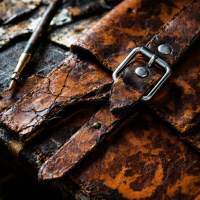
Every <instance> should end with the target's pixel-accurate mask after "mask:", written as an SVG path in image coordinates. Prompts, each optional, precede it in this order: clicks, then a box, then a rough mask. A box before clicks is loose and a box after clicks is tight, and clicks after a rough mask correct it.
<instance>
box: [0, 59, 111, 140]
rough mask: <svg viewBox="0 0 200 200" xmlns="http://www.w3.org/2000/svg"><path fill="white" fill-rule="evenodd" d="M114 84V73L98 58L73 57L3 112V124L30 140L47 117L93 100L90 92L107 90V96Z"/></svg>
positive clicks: (23, 138) (98, 92)
mask: <svg viewBox="0 0 200 200" xmlns="http://www.w3.org/2000/svg"><path fill="white" fill-rule="evenodd" d="M83 56H84V57H86V56H85V55H83ZM111 83H112V79H111V77H110V75H109V74H108V73H107V72H106V71H105V70H103V69H101V68H100V67H98V66H97V64H96V63H95V62H94V60H92V59H88V60H85V59H83V58H81V60H80V58H78V56H77V55H72V56H69V57H68V58H66V59H65V60H64V61H63V62H62V63H61V64H60V65H59V66H58V67H57V68H56V69H55V70H53V71H52V72H51V73H50V74H49V75H48V76H47V77H46V78H44V79H43V80H42V81H41V82H40V83H39V84H37V85H36V86H35V87H34V88H33V90H32V91H31V92H30V93H27V94H26V95H25V96H24V97H23V98H22V99H21V100H20V101H18V102H17V103H16V104H15V105H14V106H13V107H12V108H11V109H9V110H8V111H6V112H5V113H4V114H3V116H2V118H1V122H2V125H4V126H5V127H6V128H8V129H10V130H12V131H14V132H16V133H18V134H19V137H20V138H21V139H22V140H23V141H26V140H27V141H28V140H29V137H30V139H31V138H32V137H33V134H34V136H35V134H36V131H37V130H38V129H39V128H41V126H42V125H45V124H44V123H45V120H49V119H50V118H51V117H52V116H53V115H56V114H57V113H58V112H59V111H60V110H63V109H65V107H67V106H69V105H72V104H75V103H76V102H78V101H79V102H81V101H85V100H86V99H87V98H88V99H89V100H91V98H90V96H88V95H90V94H93V93H95V94H99V95H100V94H101V93H103V94H102V95H103V96H105V93H104V90H105V89H107V87H109V88H110V85H111ZM99 95H97V97H98V98H100V97H99ZM100 96H101V95H100ZM93 99H95V98H93ZM97 100H98V99H97ZM38 133H39V132H38ZM31 136H32V137H31Z"/></svg>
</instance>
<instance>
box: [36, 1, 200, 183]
mask: <svg viewBox="0 0 200 200" xmlns="http://www.w3.org/2000/svg"><path fill="white" fill-rule="evenodd" d="M199 6H200V4H199V3H198V1H197V2H196V1H193V2H192V3H190V4H189V5H188V6H187V7H185V8H184V9H183V10H181V12H179V13H178V14H177V15H176V16H175V17H173V18H172V20H170V21H169V22H168V23H167V24H166V25H165V26H164V27H163V28H162V29H161V31H160V32H159V33H158V34H157V35H156V36H155V37H153V39H152V40H151V41H150V42H149V43H148V44H147V47H148V48H149V49H151V50H152V51H154V52H157V47H158V45H159V44H163V43H166V42H165V41H167V42H169V43H168V44H170V45H171V47H172V48H173V51H172V53H171V54H170V55H168V56H166V57H165V56H162V55H160V56H161V57H162V58H165V60H167V61H168V63H170V64H171V65H172V66H174V64H175V63H176V62H177V61H178V59H180V57H181V56H182V55H183V53H184V52H185V51H186V50H187V49H188V46H189V45H188V44H191V43H192V42H194V40H195V39H196V38H197V36H198V35H199V27H198V25H199V23H198V22H200V12H199ZM190 12H192V16H193V17H189V13H190ZM195 12H196V13H195ZM188 18H189V19H188ZM196 18H197V19H196ZM181 19H182V20H181ZM183 19H184V20H183ZM195 19H196V21H195ZM185 20H186V21H187V20H189V25H188V26H187V25H186V24H187V23H186V24H185V23H184V22H185ZM194 21H195V22H194ZM180 23H181V24H182V26H180ZM190 23H193V24H195V26H194V27H193V26H191V25H190ZM177 24H179V25H177ZM183 30H184V31H185V33H184V34H183V38H182V37H181V33H182V31H183ZM179 36H180V37H179ZM138 64H140V65H139V66H146V62H145V60H144V59H143V58H142V59H141V60H139V59H138V58H137V62H136V63H135V62H134V64H133V65H132V66H131V67H130V68H127V69H126V70H125V72H124V73H123V74H122V75H121V76H120V78H119V79H118V81H117V82H116V83H115V84H114V87H113V89H112V93H111V94H112V98H111V103H112V110H114V109H116V108H121V107H124V106H125V105H124V104H122V103H123V101H121V99H119V98H118V99H117V97H116V96H117V89H118V96H121V94H124V98H123V100H124V99H125V98H126V97H127V99H126V101H124V102H131V103H132V99H130V100H129V97H130V96H127V94H131V92H132V91H133V89H132V90H131V89H130V90H128V89H129V88H130V87H133V83H132V82H131V81H132V77H131V75H132V74H133V73H134V70H135V68H134V67H137V66H138ZM131 72H132V74H131ZM124 74H125V75H126V76H125V75H124ZM128 75H129V76H128ZM160 76H161V70H159V69H158V68H156V67H155V68H152V69H151V71H150V75H149V76H148V78H146V79H142V78H140V80H139V83H138V82H137V84H136V85H134V86H135V88H137V87H136V86H138V87H139V88H141V89H140V90H139V92H136V93H134V96H138V97H137V98H136V101H138V100H139V99H140V98H141V96H142V95H143V94H144V93H145V91H147V89H146V87H150V86H151V85H152V84H153V83H154V82H155V80H156V81H157V79H158V78H160ZM123 78H124V79H123ZM136 78H137V79H139V78H138V77H136ZM141 80H142V81H141ZM133 82H134V81H133ZM119 83H123V84H121V88H119V87H120V84H119ZM125 83H126V84H127V85H125ZM130 83H131V84H130ZM117 84H118V85H117ZM140 84H142V86H140ZM117 87H118V88H117ZM126 87H127V88H128V89H126ZM115 89H116V90H115ZM145 89H146V90H145ZM119 90H120V92H121V93H119ZM113 94H115V99H117V100H119V102H120V103H121V104H122V106H121V104H120V103H119V102H117V100H116V101H114V103H113ZM119 94H120V95H119ZM136 94H137V95H136ZM131 98H132V95H131ZM128 100H129V101H128ZM115 104H116V105H117V107H115V106H114V105H115ZM126 106H127V105H126ZM129 111H130V110H122V111H121V112H120V113H117V114H115V115H114V114H112V113H111V112H110V111H109V107H108V104H105V105H104V107H102V108H101V109H100V110H99V112H98V113H97V114H96V115H94V116H93V117H92V118H91V119H90V120H89V121H88V122H87V123H86V124H85V125H84V126H83V127H82V128H81V129H80V130H79V131H78V132H77V133H76V134H75V135H74V136H73V137H72V138H71V139H70V140H69V141H68V142H67V143H66V144H65V145H64V146H63V147H62V148H61V149H60V150H59V151H58V152H57V153H56V154H54V155H53V156H52V157H51V158H50V159H49V160H48V161H46V162H45V163H44V164H43V166H42V168H41V169H40V172H39V179H40V180H53V179H59V178H61V177H62V176H63V175H65V174H66V173H68V172H69V171H70V170H71V169H72V168H73V167H74V166H75V165H77V164H78V163H79V162H80V161H81V160H82V159H83V158H84V157H85V156H86V155H88V154H89V153H90V152H91V151H92V149H94V148H95V147H96V146H97V145H98V144H99V143H100V142H101V141H102V140H103V139H104V138H105V136H108V135H109V133H110V132H111V131H112V130H113V129H114V128H115V127H116V126H118V125H119V121H120V122H121V121H122V119H123V118H125V116H126V115H127V113H128V112H129ZM135 113H136V114H137V112H135ZM94 123H100V124H101V127H100V128H99V129H98V130H94V129H93V128H92V124H94Z"/></svg>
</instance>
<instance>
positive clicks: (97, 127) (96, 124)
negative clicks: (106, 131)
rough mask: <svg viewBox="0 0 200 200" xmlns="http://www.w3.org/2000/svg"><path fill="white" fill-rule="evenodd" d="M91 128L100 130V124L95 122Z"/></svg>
mask: <svg viewBox="0 0 200 200" xmlns="http://www.w3.org/2000/svg"><path fill="white" fill-rule="evenodd" d="M92 128H94V129H100V128H101V124H100V123H99V122H95V123H94V124H92Z"/></svg>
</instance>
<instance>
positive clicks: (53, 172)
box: [38, 103, 138, 181]
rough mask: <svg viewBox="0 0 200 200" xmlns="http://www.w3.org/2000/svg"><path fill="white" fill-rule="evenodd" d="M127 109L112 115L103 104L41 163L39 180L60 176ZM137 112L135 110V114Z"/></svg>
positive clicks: (114, 123) (69, 168) (103, 134)
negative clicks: (97, 125)
mask: <svg viewBox="0 0 200 200" xmlns="http://www.w3.org/2000/svg"><path fill="white" fill-rule="evenodd" d="M129 111H130V110H129ZM129 111H124V110H123V111H121V112H119V113H118V114H117V115H113V114H112V113H111V112H110V110H109V104H108V103H106V104H104V105H103V106H102V108H101V109H100V110H99V111H98V112H97V113H96V114H94V116H93V117H91V119H90V120H89V121H88V122H87V123H86V124H85V125H84V126H83V127H82V128H81V129H79V131H78V132H77V133H75V134H74V135H73V136H72V137H71V138H70V140H69V141H68V142H67V143H65V144H64V145H63V146H62V147H61V148H60V149H59V150H58V151H57V152H56V153H55V154H54V155H53V156H52V157H51V158H50V159H49V160H47V161H46V162H45V163H44V164H43V165H42V167H41V168H40V171H39V175H38V177H39V180H40V181H41V180H54V179H59V178H62V177H63V176H64V175H65V174H66V173H68V172H69V171H70V170H71V169H73V168H74V167H75V166H76V165H77V164H78V163H79V162H80V161H81V160H82V159H83V158H85V157H86V156H87V155H88V154H89V153H90V152H91V151H92V150H93V149H94V148H95V147H97V145H98V144H99V143H100V142H101V141H102V140H103V139H104V138H105V137H106V136H107V135H108V134H110V132H111V131H113V129H114V128H116V127H118V126H119V124H120V123H121V121H122V120H123V119H125V117H126V116H127V114H128V113H129ZM137 113H138V112H135V115H136V114H137ZM94 123H98V124H99V128H98V127H97V128H95V127H94V125H95V124H94Z"/></svg>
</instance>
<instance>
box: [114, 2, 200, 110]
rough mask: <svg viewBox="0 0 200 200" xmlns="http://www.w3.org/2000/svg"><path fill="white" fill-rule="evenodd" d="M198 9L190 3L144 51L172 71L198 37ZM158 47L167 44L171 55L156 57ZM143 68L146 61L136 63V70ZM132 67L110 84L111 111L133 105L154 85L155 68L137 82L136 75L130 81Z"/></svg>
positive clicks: (199, 20)
mask: <svg viewBox="0 0 200 200" xmlns="http://www.w3.org/2000/svg"><path fill="white" fill-rule="evenodd" d="M199 9H200V2H199V1H192V3H190V4H189V5H188V6H187V7H185V8H183V9H182V10H181V11H180V13H178V14H177V15H175V17H173V19H171V20H170V21H168V22H167V24H166V25H165V26H164V27H163V28H162V29H161V30H160V31H159V32H158V34H156V35H155V36H154V37H153V38H152V39H151V41H150V42H149V43H148V44H147V45H146V47H147V48H148V49H150V50H152V52H154V53H156V54H157V55H158V56H159V57H161V58H163V59H164V60H165V61H167V62H168V63H169V64H170V65H171V67H173V66H174V65H175V64H176V63H177V61H178V60H179V59H180V58H181V57H182V55H183V54H184V53H185V51H186V50H187V49H188V48H189V47H190V45H191V44H192V43H193V42H194V41H195V40H196V39H197V37H198V36H199V34H200V12H199ZM160 44H169V45H170V46H171V47H172V49H173V50H172V52H171V53H170V54H169V55H163V54H161V53H159V52H158V49H157V48H158V46H159V45H160ZM146 65H147V61H146V59H140V64H139V66H140V67H141V66H142V67H145V66H146ZM136 67H138V63H137V62H136V63H134V64H132V65H129V67H128V68H126V69H125V70H124V71H123V72H122V74H121V76H120V77H119V78H118V79H117V81H116V82H115V83H114V85H113V87H112V91H111V100H110V102H111V105H110V107H111V110H112V111H114V110H117V109H121V108H124V107H126V106H130V105H134V104H135V103H136V102H137V101H138V100H139V99H140V98H141V97H142V96H143V95H144V94H145V93H147V92H148V91H149V90H150V88H152V87H153V85H155V83H156V82H155V80H156V79H157V78H158V75H159V74H157V75H154V69H155V67H151V68H149V69H148V71H150V75H149V76H148V78H146V77H145V78H141V77H137V76H136V75H135V76H134V77H133V75H132V74H134V71H135V68H136ZM138 82H139V83H138ZM119 93H120V95H119ZM123 96H126V98H121V97H123Z"/></svg>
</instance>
